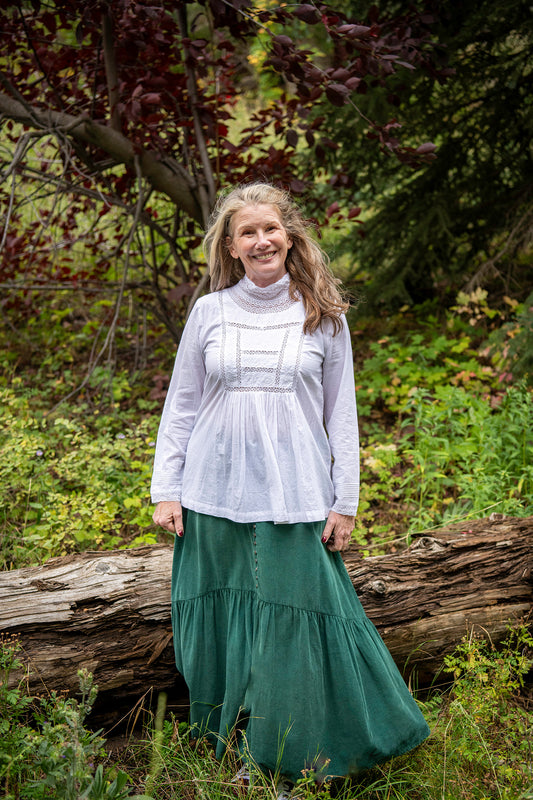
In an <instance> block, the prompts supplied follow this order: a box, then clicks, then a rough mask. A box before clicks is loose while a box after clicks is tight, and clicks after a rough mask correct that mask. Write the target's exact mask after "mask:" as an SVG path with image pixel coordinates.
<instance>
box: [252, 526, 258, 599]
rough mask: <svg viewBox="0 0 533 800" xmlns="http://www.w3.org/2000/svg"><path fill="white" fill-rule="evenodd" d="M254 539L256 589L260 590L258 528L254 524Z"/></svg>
mask: <svg viewBox="0 0 533 800" xmlns="http://www.w3.org/2000/svg"><path fill="white" fill-rule="evenodd" d="M252 530H253V537H254V561H255V565H254V566H255V588H256V589H259V561H258V559H257V526H256V524H255V522H254V524H253V525H252Z"/></svg>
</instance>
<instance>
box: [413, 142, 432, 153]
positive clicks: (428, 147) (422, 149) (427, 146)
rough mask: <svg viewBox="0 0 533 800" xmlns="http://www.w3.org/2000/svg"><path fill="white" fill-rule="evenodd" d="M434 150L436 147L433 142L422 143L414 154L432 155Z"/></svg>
mask: <svg viewBox="0 0 533 800" xmlns="http://www.w3.org/2000/svg"><path fill="white" fill-rule="evenodd" d="M436 149H437V146H436V145H435V144H433V142H424V144H421V145H420V146H419V147H417V148H416V152H417V153H418V154H419V155H426V154H427V153H434V152H435V150H436Z"/></svg>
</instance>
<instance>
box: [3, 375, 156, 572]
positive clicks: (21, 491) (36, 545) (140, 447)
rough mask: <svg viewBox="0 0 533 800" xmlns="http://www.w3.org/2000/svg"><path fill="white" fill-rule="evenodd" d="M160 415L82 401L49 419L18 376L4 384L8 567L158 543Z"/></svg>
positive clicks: (5, 558) (5, 547) (5, 546)
mask: <svg viewBox="0 0 533 800" xmlns="http://www.w3.org/2000/svg"><path fill="white" fill-rule="evenodd" d="M157 424H158V419H157V415H153V416H151V417H148V418H146V419H139V420H138V421H137V423H136V424H135V423H130V422H129V421H128V418H127V416H126V418H125V419H124V418H123V417H121V416H120V415H114V414H113V413H112V412H111V413H109V412H108V413H101V412H100V411H99V410H98V409H93V410H92V413H90V410H89V408H88V406H87V405H86V404H84V403H79V404H78V405H72V406H70V407H68V409H67V408H65V409H62V412H60V413H59V414H57V415H56V414H54V415H53V416H52V417H51V418H49V417H47V416H46V415H45V413H44V411H43V408H42V405H41V402H40V399H39V398H38V397H36V396H35V394H34V392H32V391H29V390H28V389H27V388H25V387H24V386H23V384H22V382H21V380H20V379H18V378H15V379H14V380H13V381H12V383H11V386H9V387H6V386H5V387H3V388H0V442H1V445H2V452H3V458H2V461H1V462H0V486H1V488H0V497H1V500H2V502H1V505H2V508H3V511H2V518H1V519H0V526H1V529H2V562H3V566H4V568H6V567H10V566H11V565H13V564H16V565H17V566H20V565H22V564H25V563H35V562H38V561H42V560H44V559H46V558H49V557H51V556H56V555H63V554H65V553H67V552H71V551H81V550H84V549H90V548H106V549H107V548H113V547H118V546H120V545H122V544H125V543H130V544H132V543H133V544H140V543H151V542H155V541H156V538H155V531H154V529H153V528H152V529H151V526H152V520H151V511H150V507H149V500H148V489H149V481H150V473H151V461H152V457H153V452H154V444H155V436H156V432H157Z"/></svg>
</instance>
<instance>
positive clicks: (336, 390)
mask: <svg viewBox="0 0 533 800" xmlns="http://www.w3.org/2000/svg"><path fill="white" fill-rule="evenodd" d="M342 319H343V329H342V331H341V332H340V333H338V334H337V335H336V336H333V337H332V338H331V342H330V346H329V349H328V352H327V354H326V357H325V359H324V366H323V387H324V422H325V426H326V430H327V432H328V436H329V444H330V449H331V454H332V456H333V465H332V481H333V487H334V491H335V502H334V504H333V506H332V510H333V511H337V512H338V513H339V514H347V515H352V514H355V513H356V511H357V505H358V502H359V432H358V426H357V407H356V400H355V381H354V371H353V355H352V346H351V341H350V331H349V329H348V324H347V322H346V318H345V317H343V318H342Z"/></svg>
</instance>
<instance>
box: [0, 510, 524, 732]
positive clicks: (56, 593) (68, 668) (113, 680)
mask: <svg viewBox="0 0 533 800" xmlns="http://www.w3.org/2000/svg"><path fill="white" fill-rule="evenodd" d="M467 527H468V530H465V529H464V528H463V529H461V528H460V527H457V526H456V527H454V528H449V529H445V530H439V531H435V532H434V533H432V535H431V536H423V537H421V538H419V539H417V540H416V541H415V542H414V544H412V545H411V546H410V547H409V548H408V549H406V550H404V551H402V552H399V553H396V554H392V555H386V556H377V557H372V558H366V559H361V558H359V557H358V555H357V554H356V553H355V552H349V553H347V554H346V557H345V562H346V566H347V569H348V573H349V575H350V578H351V579H352V582H353V584H354V586H355V589H356V590H357V593H358V595H359V597H360V599H361V602H362V604H363V607H364V608H365V611H366V613H367V614H368V616H369V617H370V619H371V620H372V621H373V622H374V624H375V625H376V626H377V628H378V630H379V632H380V634H381V636H382V637H383V639H384V641H385V643H386V645H387V646H388V648H389V650H390V651H391V653H392V656H393V658H394V660H395V661H396V663H397V664H398V666H399V668H400V670H401V671H402V672H403V674H404V676H405V677H406V679H410V680H412V681H413V680H415V681H416V682H417V683H418V684H419V685H427V684H428V683H429V682H430V681H432V680H433V679H434V678H435V675H437V674H438V672H439V670H440V668H441V666H442V660H443V656H444V655H445V654H446V653H448V652H450V651H451V650H453V648H454V647H455V646H456V645H457V644H458V643H459V642H460V640H461V639H462V637H463V636H464V635H465V634H469V633H470V632H472V631H474V632H476V633H479V634H481V635H484V636H489V637H490V638H491V640H492V641H494V642H498V641H500V640H501V639H502V638H503V637H504V636H505V634H506V631H507V627H508V625H509V623H513V622H516V621H517V620H520V619H522V618H525V617H526V616H527V615H528V613H529V612H530V611H531V601H532V575H533V564H532V543H533V517H528V518H525V519H518V518H503V519H496V520H478V521H476V522H471V523H469V524H468V526H467ZM171 561H172V549H171V547H170V546H164V545H161V546H153V547H140V548H136V549H132V550H122V551H114V552H87V553H82V554H79V555H70V556H66V557H64V558H56V559H52V560H50V561H48V562H47V563H46V564H44V565H43V566H41V567H30V568H25V569H19V570H14V571H12V572H4V573H1V574H0V630H2V631H3V632H5V633H7V634H14V635H16V636H17V637H18V638H19V639H20V642H21V645H22V653H23V656H24V659H25V662H26V664H27V665H28V667H29V668H30V674H29V678H28V680H29V688H30V691H32V692H35V693H38V692H42V691H50V690H52V689H56V690H59V691H67V692H70V693H75V692H76V691H77V688H78V681H77V671H78V669H80V668H81V667H85V668H87V669H89V670H90V671H91V672H92V673H93V675H94V678H95V682H96V683H97V684H98V686H99V706H98V708H97V714H98V715H100V717H101V718H102V719H106V720H107V721H110V720H112V719H113V716H114V714H115V713H116V712H117V711H119V712H120V711H123V710H124V709H125V708H131V707H133V706H134V705H135V703H137V702H138V700H139V698H141V697H143V696H144V695H146V694H147V692H148V693H149V692H150V691H155V692H157V691H160V690H166V691H168V692H170V696H171V698H173V700H174V702H178V703H186V687H185V685H184V683H183V681H182V679H181V678H180V676H178V675H177V673H176V670H175V666H174V657H173V650H172V629H171V623H170V603H169V596H170V577H171ZM13 677H14V678H16V677H17V676H13ZM18 677H19V678H20V675H19V676H18Z"/></svg>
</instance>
